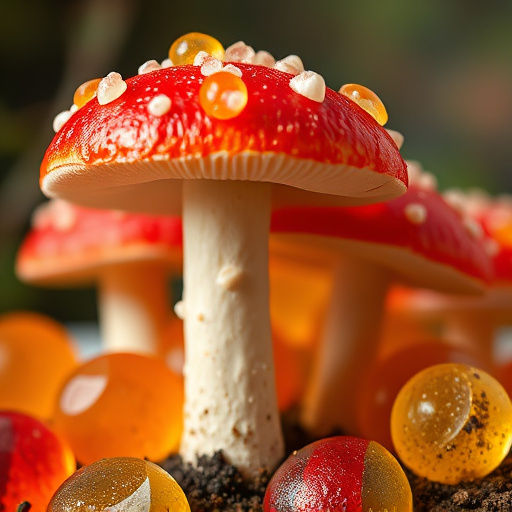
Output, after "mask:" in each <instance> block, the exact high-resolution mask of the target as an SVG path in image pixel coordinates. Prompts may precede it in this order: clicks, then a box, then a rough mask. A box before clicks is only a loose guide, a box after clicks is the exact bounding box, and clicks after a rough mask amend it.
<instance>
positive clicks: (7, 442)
mask: <svg viewBox="0 0 512 512" xmlns="http://www.w3.org/2000/svg"><path fill="white" fill-rule="evenodd" d="M75 469H76V465H75V461H74V458H73V455H72V453H71V451H70V449H69V448H68V447H67V446H66V445H64V444H63V443H62V441H61V440H60V439H59V438H58V437H57V436H56V435H55V434H54V433H53V432H52V431H51V430H49V429H48V428H47V427H46V426H45V425H44V424H43V423H41V422H40V421H38V420H36V419H35V418H32V417H31V416H27V415H24V414H21V413H15V412H9V411H2V412H0V510H2V511H4V510H5V512H10V511H13V512H15V511H16V509H17V507H18V505H19V504H21V503H22V502H24V501H28V502H30V504H31V505H32V507H31V509H30V510H31V512H44V511H45V510H46V506H47V505H48V502H49V501H50V499H51V497H52V495H53V493H54V492H55V491H56V490H57V488H58V487H59V485H60V484H61V483H62V482H63V481H64V480H65V479H66V478H68V477H69V476H70V475H71V474H72V473H73V471H74V470H75Z"/></svg>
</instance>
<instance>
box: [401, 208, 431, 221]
mask: <svg viewBox="0 0 512 512" xmlns="http://www.w3.org/2000/svg"><path fill="white" fill-rule="evenodd" d="M404 214H405V217H406V218H407V220H408V221H409V222H410V223H411V224H417V225H419V224H424V223H425V221H426V220H427V209H426V208H425V206H424V205H422V204H420V203H409V204H408V205H407V206H406V207H405V208H404Z"/></svg>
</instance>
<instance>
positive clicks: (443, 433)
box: [391, 364, 512, 484]
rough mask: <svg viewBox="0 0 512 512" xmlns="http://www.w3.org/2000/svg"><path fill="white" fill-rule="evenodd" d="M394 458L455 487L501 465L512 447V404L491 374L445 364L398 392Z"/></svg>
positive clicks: (393, 417)
mask: <svg viewBox="0 0 512 512" xmlns="http://www.w3.org/2000/svg"><path fill="white" fill-rule="evenodd" d="M391 435H392V438H393V443H394V445H395V449H396V453H397V454H398V456H399V457H400V459H401V460H402V462H403V463H404V464H405V465H406V466H408V467H409V468H410V469H411V470H412V471H414V472H415V473H416V474H417V475H420V476H423V477H426V478H428V479H430V480H432V481H435V482H441V483H446V484H457V483H459V482H461V481H463V480H473V479H475V478H480V477H483V476H485V475H487V474H488V473H490V472H491V471H492V470H493V469H495V468H496V467H497V466H499V465H500V463H501V462H502V460H503V459H504V458H505V456H506V455H507V454H508V452H509V449H510V446H511V443H512V404H511V402H510V399H509V397H508V395H507V393H506V391H505V390H504V389H503V387H502V386H501V384H499V383H498V381H497V380H495V379H494V378H493V377H491V376H490V375H489V374H487V373H485V372H483V371H481V370H478V369H476V368H474V367H472V366H467V365H462V364H441V365H435V366H432V367H430V368H427V369H426V370H423V371H421V372H419V373H418V374H416V375H415V376H414V377H413V378H412V379H410V380H409V381H408V382H407V383H406V384H405V385H404V387H403V388H402V389H401V390H400V392H399V394H398V396H397V398H396V400H395V403H394V405H393V410H392V413H391Z"/></svg>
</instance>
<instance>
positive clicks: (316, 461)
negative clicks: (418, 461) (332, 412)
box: [264, 436, 412, 512]
mask: <svg viewBox="0 0 512 512" xmlns="http://www.w3.org/2000/svg"><path fill="white" fill-rule="evenodd" d="M319 510H339V511H343V512H361V511H362V510H364V511H365V512H382V511H383V510H390V511H391V510H392V511H393V512H412V494H411V489H410V487H409V482H408V481H407V477H406V476H405V474H404V472H403V471H402V468H401V467H400V465H399V464H398V462H397V461H396V459H395V458H394V457H393V456H392V455H391V454H390V453H389V452H388V451H387V450H386V449H385V448H384V447H382V446H381V445H379V444H378V443H376V442H374V441H368V440H366V439H359V438H357V437H349V436H340V437H331V438H327V439H322V440H320V441H316V442H314V443H312V444H310V445H308V446H305V447H304V448H302V449H301V450H299V451H297V452H294V453H293V454H292V455H290V457H288V459H286V460H285V461H284V463H283V464H282V465H281V466H280V467H279V468H278V470H277V471H276V473H275V474H274V476H273V477H272V479H271V480H270V482H269V485H268V487H267V491H266V493H265V499H264V511H265V512H292V511H297V512H317V511H319Z"/></svg>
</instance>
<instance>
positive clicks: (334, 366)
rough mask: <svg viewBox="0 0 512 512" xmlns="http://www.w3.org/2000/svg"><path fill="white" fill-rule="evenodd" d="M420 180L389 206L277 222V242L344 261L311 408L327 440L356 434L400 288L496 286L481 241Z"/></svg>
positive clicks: (285, 212) (318, 212)
mask: <svg viewBox="0 0 512 512" xmlns="http://www.w3.org/2000/svg"><path fill="white" fill-rule="evenodd" d="M416 174H418V176H417V177H416V178H417V179H416V180H414V181H413V180H412V179H411V186H410V187H409V190H408V191H407V193H406V194H404V195H403V196H401V197H399V198H397V199H394V200H392V201H389V202H385V203H379V204H376V205H367V206H359V207H346V208H289V209H282V210H278V211H276V212H274V214H273V218H272V231H273V233H274V238H276V239H277V240H278V239H279V238H281V239H282V243H284V244H290V243H291V244H293V245H292V249H293V252H297V249H296V247H297V246H299V244H302V245H304V244H308V245H309V246H310V247H316V248H323V249H324V250H328V251H330V252H331V253H333V252H336V253H338V254H339V258H340V264H339V268H338V270H337V277H336V278H335V284H334V287H335V289H334V291H333V298H332V300H331V304H330V306H329V308H330V309H329V313H328V318H327V324H326V326H325V332H324V340H323V345H322V347H321V349H320V351H319V355H318V361H317V364H316V369H315V370H314V371H313V376H312V381H311V386H310V388H309V390H308V392H307V394H306V398H305V405H304V415H303V421H304V423H305V425H306V426H307V427H308V428H310V429H311V430H313V431H316V433H318V434H320V435H322V434H323V435H325V434H328V433H329V431H332V430H333V429H335V428H337V427H342V428H344V429H346V430H349V431H350V430H352V432H354V429H355V424H354V421H353V420H354V419H355V418H354V417H350V414H351V413H353V412H354V407H353V406H354V403H353V400H354V393H352V390H353V386H354V384H355V383H357V379H358V376H360V375H361V374H362V369H363V367H364V365H365V364H367V362H368V358H369V357H372V356H373V354H374V351H375V350H374V349H375V348H376V343H377V342H378V339H379V328H380V319H381V316H382V313H383V311H384V301H385V295H386V293H387V290H388V287H389V285H390V283H391V282H392V281H393V280H395V281H396V280H400V281H402V282H407V283H408V284H410V285H414V286H419V287H426V288H434V289H437V290H442V291H445V292H451V293H475V292H481V291H482V289H483V286H484V283H485V282H486V281H488V280H489V279H490V278H491V275H492V269H491V262H490V259H489V256H488V254H487V253H486V251H485V248H484V245H483V243H482V239H481V237H478V233H476V232H473V231H472V230H471V229H470V227H469V226H470V224H468V223H467V221H466V219H465V218H464V217H463V216H462V215H461V214H460V213H459V212H458V211H457V210H455V209H454V208H452V207H451V206H449V205H448V204H447V203H446V202H445V201H444V200H443V198H442V197H441V195H440V194H439V193H438V192H437V191H435V190H434V188H433V187H432V186H431V184H427V186H425V184H424V185H421V184H420V183H418V182H420V181H424V182H428V181H429V180H428V176H429V175H428V174H427V173H422V172H420V171H419V170H418V171H417V173H416ZM277 246H278V247H279V242H278V243H277ZM285 250H286V248H285ZM288 250H289V249H288ZM293 252H292V254H293ZM336 279H338V281H336ZM356 385H357V384H356Z"/></svg>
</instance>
